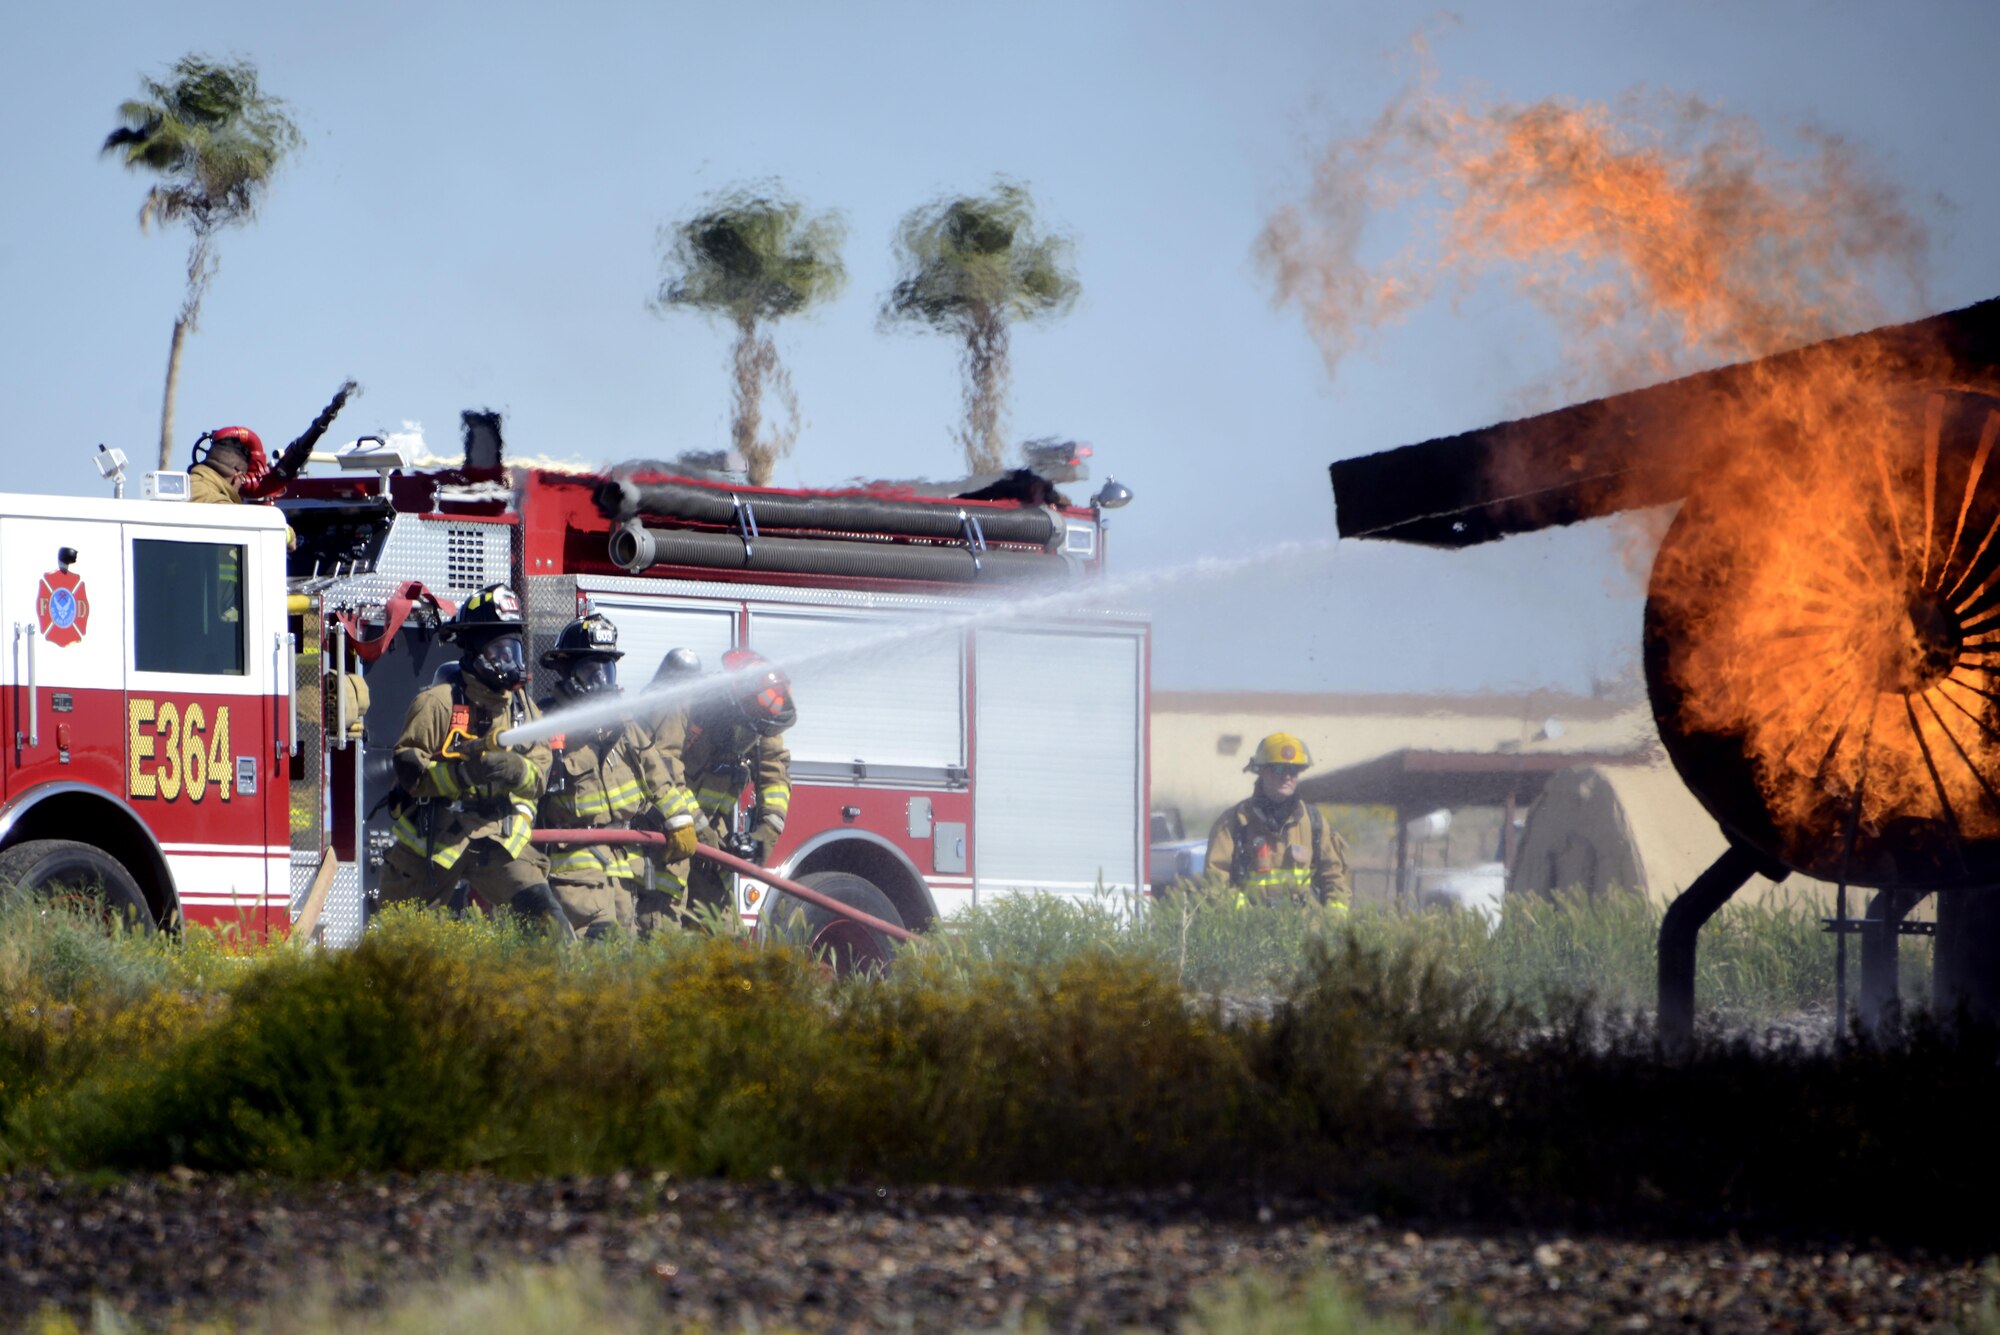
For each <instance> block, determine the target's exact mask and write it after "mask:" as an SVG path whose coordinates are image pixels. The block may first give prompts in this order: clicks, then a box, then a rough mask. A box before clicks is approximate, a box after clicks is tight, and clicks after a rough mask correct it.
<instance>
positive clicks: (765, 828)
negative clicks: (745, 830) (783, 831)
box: [750, 822, 778, 867]
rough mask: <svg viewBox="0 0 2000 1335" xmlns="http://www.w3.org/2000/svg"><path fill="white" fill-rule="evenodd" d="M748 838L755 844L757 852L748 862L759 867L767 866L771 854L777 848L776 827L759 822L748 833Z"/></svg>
mask: <svg viewBox="0 0 2000 1335" xmlns="http://www.w3.org/2000/svg"><path fill="white" fill-rule="evenodd" d="M750 837H751V839H753V840H755V841H756V844H757V852H756V854H755V855H754V856H753V857H752V858H751V859H750V860H751V861H752V862H754V863H756V864H757V865H758V866H760V867H766V866H769V865H770V863H771V853H772V852H773V851H774V850H775V849H776V848H777V847H778V827H777V826H775V825H772V824H769V823H768V822H759V823H758V824H757V825H756V826H755V827H754V828H753V829H752V830H751V831H750Z"/></svg>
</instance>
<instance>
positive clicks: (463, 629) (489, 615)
mask: <svg viewBox="0 0 2000 1335" xmlns="http://www.w3.org/2000/svg"><path fill="white" fill-rule="evenodd" d="M522 627H523V622H522V620H521V600H520V598H519V597H517V596H516V595H515V593H514V591H513V590H512V589H510V588H508V587H507V586H506V585H505V584H488V585H487V586H486V587H485V588H483V589H481V590H480V591H479V592H478V593H475V594H473V595H472V596H471V597H470V598H467V599H466V600H465V602H464V604H463V605H462V606H460V607H459V609H458V615H457V616H455V617H453V618H452V619H451V620H450V621H448V622H446V623H445V625H444V627H443V629H441V630H439V631H438V638H439V639H441V640H455V641H457V642H458V643H460V644H462V645H465V646H466V647H467V648H468V649H471V648H473V647H475V646H477V645H479V644H481V643H483V642H484V641H485V640H486V639H487V638H488V637H490V636H494V635H519V634H520V633H521V630H522Z"/></svg>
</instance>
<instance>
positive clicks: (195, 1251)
mask: <svg viewBox="0 0 2000 1335" xmlns="http://www.w3.org/2000/svg"><path fill="white" fill-rule="evenodd" d="M580 1258H588V1259H591V1260H594V1261H596V1262H598V1263H600V1264H602V1266H603V1267H604V1268H605V1269H606V1270H607V1272H608V1273H609V1274H610V1275H611V1276H613V1277H614V1278H635V1279H639V1280H642V1281H643V1282H644V1283H646V1284H647V1285H649V1286H651V1287H653V1288H654V1289H655V1290H656V1292H657V1293H658V1295H659V1297H660V1301H661V1303H662V1306H663V1308H664V1309H665V1310H666V1311H667V1312H668V1313H670V1314H673V1315H675V1316H679V1317H682V1318H686V1319H691V1320H702V1321H707V1322H714V1323H721V1324H724V1325H728V1326H735V1325H738V1324H739V1323H742V1324H748V1323H750V1322H756V1323H760V1324H765V1325H769V1324H783V1325H794V1326H798V1327H803V1328H806V1329H812V1330H849V1329H853V1330H869V1329H878V1328H889V1329H905V1330H907V1329H919V1330H931V1329H946V1328H949V1329H978V1328H991V1327H1008V1326H1012V1325H1014V1324H1016V1323H1018V1322H1020V1321H1021V1320H1023V1319H1024V1318H1026V1317H1028V1316H1029V1315H1031V1314H1033V1315H1037V1316H1039V1318H1040V1319H1042V1320H1043V1321H1045V1322H1046V1323H1047V1325H1048V1326H1049V1327H1050V1328H1053V1329H1057V1330H1103V1329H1112V1330H1116V1329H1122V1328H1126V1327H1141V1328H1159V1327H1162V1326H1168V1325H1171V1324H1172V1323H1173V1321H1174V1320H1175V1318H1177V1317H1178V1316H1180V1315H1181V1314H1183V1313H1184V1312H1186V1311H1187V1309H1188V1303H1189V1296H1190V1293H1191V1292H1193V1291H1195V1290H1197V1289H1199V1288H1201V1287H1203V1286H1206V1285H1209V1284H1212V1283H1214V1282H1217V1281H1220V1280H1223V1279H1226V1278H1228V1277H1231V1276H1236V1275H1241V1274H1244V1273H1247V1272H1252V1271H1261V1272H1264V1273H1266V1274H1269V1275H1272V1276H1276V1277H1279V1278H1280V1279H1286V1278H1292V1277H1300V1276H1304V1275H1307V1274H1310V1273H1317V1272H1322V1271H1330V1272H1332V1273H1335V1274H1337V1275H1340V1276H1342V1277H1344V1278H1345V1279H1346V1280H1347V1281H1348V1282H1349V1283H1350V1284H1351V1285H1352V1286H1353V1287H1354V1288H1355V1289H1357V1290H1358V1291H1359V1292H1360V1293H1361V1294H1363V1295H1364V1296H1365V1297H1366V1298H1367V1299H1368V1300H1369V1301H1370V1302H1371V1303H1372V1304H1375V1305H1377V1306H1379V1307H1382V1308H1385V1309H1394V1310H1399V1311H1403V1312H1408V1313H1413V1314H1423V1313H1431V1314H1438V1313H1443V1312H1446V1311H1449V1310H1452V1309H1454V1308H1463V1309H1469V1310H1470V1311H1471V1312H1473V1313H1476V1314H1478V1315H1479V1316H1481V1317H1483V1318H1484V1319H1485V1320H1486V1321H1487V1322H1489V1323H1491V1324H1492V1325H1494V1326H1496V1327H1499V1328H1502V1329H1517V1330H1546V1331H1583V1330H1657V1329H1695V1330H1707V1331H1769V1330H1791V1331H1822V1330H1836V1329H1838V1330H1850V1329H1858V1328H1881V1329H1895V1330H1909V1329H1921V1328H1925V1327H1929V1326H1933V1325H1936V1324H1937V1323H1939V1322H1940V1321H1943V1320H1946V1319H1950V1318H1953V1317H1955V1316H1959V1315H1961V1314H1964V1313H1967V1312H1969V1311H1971V1310H1972V1309H1973V1308H1974V1307H1976V1305H1977V1303H1978V1300H1979V1297H1980V1294H1981V1291H1982V1275H1981V1267H1980V1265H1979V1263H1977V1262H1975V1261H1971V1260H1964V1259H1952V1260H1938V1259H1931V1258H1926V1257H1924V1256H1922V1255H1921V1254H1916V1255H1908V1254H1894V1253H1890V1252H1887V1251H1883V1250H1869V1249H1858V1250H1846V1249H1838V1248H1827V1249H1824V1250H1814V1249H1812V1248H1807V1247H1788V1248H1778V1247H1767V1246H1756V1245H1746V1244H1743V1243H1740V1242H1738V1241H1736V1240H1734V1239H1728V1240H1721V1241H1709V1242H1702V1243H1670V1242H1654V1241H1644V1240H1633V1239H1620V1238H1613V1237H1605V1236H1564V1235H1559V1234H1552V1233H1543V1232H1527V1231H1498V1232H1493V1231H1485V1232H1482V1231H1470V1230H1466V1229H1463V1228H1439V1229H1436V1230H1435V1231H1433V1230H1429V1229H1420V1228H1412V1227H1409V1226H1405V1225H1400V1224H1384V1223H1381V1222H1379V1221H1376V1220H1374V1219H1371V1218H1367V1217H1362V1218H1358V1219H1356V1218H1341V1217H1339V1216H1338V1215H1337V1214H1335V1213H1333V1212H1330V1211H1328V1210H1326V1209H1325V1208H1324V1207H1316V1206H1313V1205H1311V1204H1309V1203H1305V1202H1299V1201H1282V1200H1280V1201H1270V1202H1265V1203H1262V1204H1259V1203H1256V1202H1250V1201H1244V1202H1228V1201H1224V1202H1217V1201H1214V1200H1208V1201H1203V1200H1199V1199H1197V1198H1196V1197H1194V1196H1193V1195H1192V1194H1189V1193H1171V1192H1169V1193H1102V1192H1058V1191H1014V1192H985V1193H979V1192H964V1191H952V1190H942V1189H936V1188H917V1189H912V1188H896V1187H891V1188H881V1189H854V1188H851V1189H842V1190H839V1191H821V1190H812V1189H806V1188H798V1187H793V1186H790V1185H787V1184H783V1183H773V1184H770V1185H768V1186H759V1187H742V1186H732V1185H725V1184H719V1183H707V1182H701V1183H681V1182H673V1181H667V1180H656V1179H653V1178H644V1177H642V1178H638V1179H632V1178H628V1177H626V1176H624V1175H620V1176H618V1177H615V1178H609V1179H591V1180H574V1181H543V1182H532V1183H516V1182H507V1181H502V1180H499V1179H495V1178H487V1177H445V1176H434V1177H424V1178H418V1179H400V1180H382V1181H371V1182H361V1183H343V1184H324V1185H315V1186H296V1185H288V1184H279V1183H272V1182H263V1181H256V1180H246V1179H240V1178H237V1179H229V1178H203V1177H198V1176H194V1175H189V1174H185V1173H183V1174H179V1175H170V1176H167V1177H162V1178H140V1179H132V1180H128V1181H121V1182H114V1183H107V1184H95V1183H89V1184H87V1183H81V1182H64V1181H60V1180H57V1179H54V1178H50V1177H46V1176H37V1175H20V1176H12V1177H0V1315H11V1316H13V1317H15V1318H18V1317H20V1316H21V1315H23V1314H26V1313H31V1312H33V1311H35V1310H36V1309H37V1308H38V1307H40V1306H41V1305H43V1304H44V1303H54V1304H57V1305H60V1306H62V1307H64V1308H67V1309H69V1310H71V1311H73V1312H76V1313H78V1314H79V1315H82V1314H83V1313H85V1312H86V1311H87V1310H88V1307H89V1304H90V1302H91V1299H92V1296H93V1295H101V1296H102V1297H103V1298H105V1299H107V1300H108V1301H109V1302H111V1303H112V1304H113V1305H115V1306H116V1307H118V1308H119V1309H122V1310H123V1311H125V1312H127V1313H129V1314H130V1315H131V1316H133V1317H135V1318H137V1319H138V1321H139V1322H140V1323H141V1324H143V1325H145V1326H149V1327H150V1326H171V1325H173V1324H175V1323H177V1322H179V1321H182V1320H189V1319H198V1318H200V1317H203V1316H206V1315H214V1314H219V1313H221V1312H226V1311H236V1310H242V1309H243V1307H244V1306H245V1305H246V1304H254V1303H258V1302H264V1301H268V1300H271V1299H272V1298H273V1297H274V1296H279V1297H280V1298H281V1300H282V1296H283V1295H287V1294H292V1295H296V1294H297V1293H299V1292H301V1291H303V1290H305V1289H317V1290H318V1291H320V1292H322V1293H330V1294H331V1295H332V1296H333V1298H334V1299H335V1300H336V1301H338V1302H340V1303H343V1304H345V1303H353V1304H362V1305H367V1304H371V1303H374V1302H377V1301H379V1300H380V1298H381V1296H382V1294H383V1293H384V1292H385V1290H386V1289H387V1288H389V1287H390V1286H393V1285H394V1284H396V1283H397V1282H398V1281H399V1280H403V1279H409V1278H415V1277H419V1276H422V1277H431V1276H436V1275H438V1274H440V1273H452V1272H459V1273H464V1272H471V1273H475V1274H476V1273H481V1272H483V1271H484V1270H485V1269H486V1268H488V1267H509V1268H511V1267H514V1266H517V1265H520V1264H523V1263H530V1262H553V1261H562V1260H576V1259H580ZM9 1324H12V1323H11V1322H9Z"/></svg>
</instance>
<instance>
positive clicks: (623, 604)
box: [592, 594, 736, 693]
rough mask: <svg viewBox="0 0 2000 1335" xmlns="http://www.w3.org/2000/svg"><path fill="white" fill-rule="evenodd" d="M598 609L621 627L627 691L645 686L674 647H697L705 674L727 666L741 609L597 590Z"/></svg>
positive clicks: (620, 666)
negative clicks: (724, 662) (724, 658)
mask: <svg viewBox="0 0 2000 1335" xmlns="http://www.w3.org/2000/svg"><path fill="white" fill-rule="evenodd" d="M592 601H593V602H594V603H595V605H596V607H597V610H598V611H600V612H602V613H603V614H604V615H605V616H607V617H609V618H611V622H612V624H613V625H615V626H617V627H618V647H619V648H620V649H623V650H624V651H625V657H624V659H623V660H621V661H620V662H619V664H618V680H619V681H620V682H621V683H623V684H624V687H625V689H626V691H627V692H628V693H636V692H638V691H642V690H644V689H645V688H646V686H647V684H648V683H650V682H651V681H652V680H653V674H654V673H655V672H657V671H659V668H660V660H661V659H662V658H665V657H666V656H667V651H668V650H669V649H692V650H694V651H695V652H696V653H697V654H700V655H701V666H702V670H703V671H704V672H715V671H718V670H720V668H721V667H722V655H723V654H724V653H726V652H727V651H728V650H730V649H731V648H733V647H735V644H736V607H735V606H734V605H733V604H719V605H716V606H713V607H700V606H693V605H688V604H673V603H661V602H653V601H650V600H647V599H643V598H629V599H628V598H620V597H615V596H612V595H609V594H593V595H592Z"/></svg>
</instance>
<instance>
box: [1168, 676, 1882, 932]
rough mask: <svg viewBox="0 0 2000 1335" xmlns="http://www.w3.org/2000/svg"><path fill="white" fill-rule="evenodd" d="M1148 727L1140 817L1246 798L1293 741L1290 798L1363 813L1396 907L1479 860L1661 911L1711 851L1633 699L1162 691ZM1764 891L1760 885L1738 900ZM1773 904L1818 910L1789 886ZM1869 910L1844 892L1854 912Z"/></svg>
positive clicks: (1195, 822) (1217, 807)
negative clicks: (1299, 749) (1267, 756)
mask: <svg viewBox="0 0 2000 1335" xmlns="http://www.w3.org/2000/svg"><path fill="white" fill-rule="evenodd" d="M1152 728H1153V805H1154V806H1155V807H1156V808H1158V807H1163V806H1174V807H1178V808H1179V809H1180V811H1181V813H1182V816H1183V819H1184V821H1185V823H1186V826H1187V832H1188V833H1189V834H1190V835H1194V836H1199V835H1200V834H1203V833H1206V831H1207V829H1208V826H1209V824H1210V822H1211V821H1212V820H1213V819H1214V817H1215V815H1216V814H1218V813H1219V812H1221V811H1222V810H1223V808H1225V807H1227V806H1229V805H1230V804H1231V803H1234V802H1236V801H1238V800H1240V799H1241V798H1242V797H1243V796H1244V795H1245V794H1247V793H1248V792H1249V791H1250V780H1249V777H1248V776H1247V775H1246V774H1244V772H1243V766H1244V762H1245V760H1246V758H1247V757H1248V756H1249V754H1250V752H1251V751H1252V750H1253V749H1255V747H1256V745H1257V741H1258V739H1259V738H1261V737H1263V736H1265V735H1266V734H1268V733H1272V732H1279V731H1285V732H1293V733H1297V734H1298V735H1299V736H1300V737H1301V738H1303V739H1304V741H1305V743H1306V745H1307V747H1308V748H1310V749H1311V751H1312V756H1313V762H1314V763H1313V768H1312V770H1311V771H1310V772H1309V773H1308V774H1307V775H1306V777H1305V780H1304V781H1303V782H1302V783H1301V784H1300V786H1299V791H1300V793H1301V794H1302V795H1303V796H1305V797H1306V798H1307V799H1308V800H1312V801H1320V802H1325V803H1329V804H1333V805H1334V807H1335V809H1336V810H1339V809H1341V808H1347V809H1349V810H1350V811H1352V809H1353V808H1355V807H1373V808H1376V810H1377V814H1376V815H1375V816H1374V818H1373V820H1372V822H1371V821H1362V820H1358V819H1357V820H1355V821H1350V822H1348V825H1349V835H1350V839H1351V840H1352V842H1353V845H1354V846H1353V849H1352V855H1353V863H1354V868H1353V870H1354V873H1355V875H1354V880H1355V890H1356V893H1357V895H1358V896H1360V897H1361V898H1364V899H1372V900H1382V901H1391V900H1395V899H1396V898H1398V896H1397V893H1396V891H1397V887H1398V886H1401V887H1402V890H1403V897H1404V898H1405V900H1406V902H1417V901H1418V900H1419V899H1420V898H1421V894H1420V891H1421V888H1422V886H1423V885H1424V884H1425V883H1426V881H1427V880H1428V879H1429V878H1431V877H1433V876H1435V875H1438V874H1442V873H1443V872H1444V871H1445V870H1446V869H1449V868H1465V867H1472V866H1478V865H1481V864H1484V865H1486V866H1489V867H1492V868H1493V874H1494V875H1496V876H1497V875H1498V874H1499V873H1500V867H1501V866H1504V868H1505V872H1506V877H1507V884H1508V887H1509V888H1510V889H1511V890H1516V891H1527V892H1531V893H1544V892H1547V891H1548V890H1550V889H1554V888H1561V887H1574V888H1579V889H1583V890H1586V891H1588V892H1591V893H1604V892H1608V891H1615V890H1627V891H1638V892H1640V893H1642V894H1645V895H1646V896H1647V897H1648V898H1650V899H1652V900H1654V901H1655V902H1658V903H1662V904H1663V903H1665V902H1666V901H1668V900H1671V899H1672V898H1673V897H1674V896H1675V895H1677V894H1678V893H1680V891H1681V890H1683V889H1685V888H1686V887H1687V885H1688V883H1690V882H1691V881H1692V880H1693V879H1694V877H1695V876H1697V875H1699V874H1700V873H1701V872H1702V871H1703V870H1704V869H1705V868H1706V867H1707V866H1708V865H1709V864H1710V863H1711V862H1713V861H1714V860H1715V858H1716V857H1718V856H1720V854H1721V853H1722V850H1723V848H1724V846H1725V844H1724V840H1723V836H1722V832H1721V830H1720V828H1719V827H1718V826H1717V825H1716V823H1715V821H1714V820H1713V819H1712V818H1711V817H1710V816H1709V815H1708V813H1707V812H1706V811H1704V810H1703V809H1702V807H1701V804H1700V802H1699V801H1698V800H1697V799H1696V798H1695V796H1694V795H1693V794H1692V793H1691V792H1689V791H1688V789H1687V786H1686V785H1685V784H1684V783H1682V782H1681V779H1680V776H1679V775H1678V774H1676V773H1675V772H1674V770H1673V767H1672V766H1671V765H1670V764H1669V763H1668V761H1667V759H1666V755H1665V752H1664V750H1663V749H1662V748H1661V746H1660V742H1659V735H1658V733H1657V731H1656V730H1655V728H1654V726H1653V716H1652V711H1651V708H1650V707H1649V706H1648V704H1647V702H1646V700H1645V699H1644V697H1643V696H1638V695H1630V694H1628V695H1621V696H1612V695H1604V696H1578V695H1565V694H1560V693H1555V692H1529V693H1523V694H1517V695H1503V694H1488V695H1459V696H1451V695H1306V694H1278V693H1258V692H1230V693H1221V692H1185V691H1161V692H1157V693H1155V695H1154V697H1153V723H1152ZM1446 812H1449V813H1450V818H1449V819H1447V818H1445V817H1444V816H1443V815H1442V814H1441V813H1446ZM1434 813H1437V814H1434ZM1398 816H1400V817H1401V819H1400V820H1398V819H1397V817H1398ZM1357 834H1358V835H1359V837H1356V835H1357ZM1496 864H1497V865H1496ZM1772 892H1773V887H1772V885H1771V882H1769V881H1766V880H1764V879H1763V878H1761V877H1758V878H1755V879H1753V880H1752V882H1751V883H1750V884H1749V885H1748V886H1746V887H1745V888H1744V890H1743V891H1741V892H1740V893H1739V894H1738V896H1737V899H1738V900H1739V901H1756V900H1760V899H1763V898H1765V897H1767V896H1769V895H1770V894H1772ZM1777 893H1778V894H1780V895H1781V896H1796V895H1800V894H1805V895H1808V896H1810V897H1811V898H1813V899H1814V900H1815V901H1818V900H1827V901H1830V899H1831V888H1830V887H1826V886H1823V885H1820V884H1819V883H1817V882H1807V881H1806V880H1805V879H1804V878H1801V877H1793V878H1791V879H1790V880H1789V881H1788V882H1786V883H1785V885H1784V886H1783V887H1781V888H1779V889H1778V891H1777ZM1865 902H1866V900H1865V897H1864V896H1863V895H1862V894H1860V893H1859V892H1857V895H1856V897H1855V899H1854V900H1853V902H1852V905H1851V908H1850V911H1851V912H1854V913H1859V912H1860V910H1861V906H1862V904H1864V903H1865ZM1828 907H1829V908H1830V907H1831V905H1830V902H1829V904H1828Z"/></svg>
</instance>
